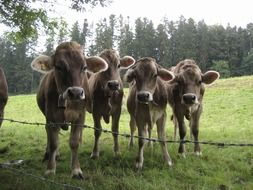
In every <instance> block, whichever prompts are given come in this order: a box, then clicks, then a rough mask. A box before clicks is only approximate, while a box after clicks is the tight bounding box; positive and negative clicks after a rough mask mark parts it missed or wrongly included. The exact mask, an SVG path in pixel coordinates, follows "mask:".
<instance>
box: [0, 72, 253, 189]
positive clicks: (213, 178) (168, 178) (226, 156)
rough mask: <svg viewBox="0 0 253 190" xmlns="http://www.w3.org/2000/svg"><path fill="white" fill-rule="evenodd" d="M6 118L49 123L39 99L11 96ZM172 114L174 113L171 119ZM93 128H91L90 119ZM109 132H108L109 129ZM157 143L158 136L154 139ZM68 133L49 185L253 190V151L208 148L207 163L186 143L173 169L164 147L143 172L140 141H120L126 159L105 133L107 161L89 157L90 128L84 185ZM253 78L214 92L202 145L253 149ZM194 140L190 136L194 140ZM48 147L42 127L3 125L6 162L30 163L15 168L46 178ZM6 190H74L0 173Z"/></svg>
mask: <svg viewBox="0 0 253 190" xmlns="http://www.w3.org/2000/svg"><path fill="white" fill-rule="evenodd" d="M5 113H6V114H5V117H6V118H12V119H15V120H21V121H29V122H44V121H45V120H44V117H43V116H42V114H41V113H40V111H39V109H38V107H37V104H36V100H35V95H19V96H11V97H10V98H9V101H8V104H7V106H6V110H5ZM170 113H171V111H170V108H168V116H169V115H170ZM128 122H129V115H128V113H127V110H126V108H125V105H124V107H123V111H122V115H121V120H120V132H125V133H129V125H128ZM86 123H87V124H88V125H92V118H91V115H89V114H87V118H86ZM166 125H167V131H166V134H167V139H169V140H172V136H173V127H172V122H171V121H169V117H168V121H167V124H166ZM104 126H105V128H107V129H110V126H109V125H104ZM153 135H154V137H155V136H156V133H155V132H153ZM68 138H69V131H67V132H65V131H63V132H62V134H61V135H60V153H61V158H60V161H58V162H57V171H56V172H57V173H56V175H55V176H51V177H49V180H53V181H55V182H60V183H66V184H70V185H74V186H78V187H82V188H83V189H96V190H100V189H101V190H107V189H108V190H109V189H110V190H111V189H124V190H125V189H126V190H135V189H145V190H149V189H169V190H181V189H182V190H209V189H210V190H213V189H218V190H228V189H231V190H234V189H245V190H252V189H253V147H225V148H218V147H216V146H210V145H202V153H203V156H202V157H196V156H195V155H194V154H193V145H192V144H187V145H186V148H187V157H186V159H183V158H180V157H178V155H177V148H178V145H177V144H168V150H169V153H170V155H171V157H172V160H173V162H174V165H173V167H172V168H168V167H167V166H166V165H165V164H164V163H163V159H162V153H161V149H160V146H159V144H157V143H155V144H154V146H153V148H150V147H145V151H144V159H145V160H144V168H143V170H142V171H141V172H136V171H135V169H134V158H135V156H136V153H137V143H136V142H137V141H136V140H135V145H134V149H133V150H129V149H128V148H127V145H128V139H126V138H122V137H120V148H121V157H120V158H115V157H114V156H113V152H112V144H113V141H112V137H111V135H110V134H102V136H101V140H100V145H101V157H100V158H99V159H98V160H91V159H90V158H89V156H90V153H91V150H92V146H93V131H92V130H91V129H85V130H84V133H83V143H82V145H81V147H80V149H79V160H80V163H81V167H82V169H83V172H84V174H85V176H86V180H85V181H78V180H73V179H71V178H70V149H69V146H68ZM252 138H253V77H252V76H247V77H239V78H230V79H220V80H219V81H217V82H216V83H215V84H214V85H212V86H209V87H207V89H206V93H205V97H204V111H203V114H202V117H201V121H200V140H202V141H208V140H210V141H218V142H228V143H229V142H235V143H253V140H252ZM187 139H189V131H188V133H187ZM45 146H46V133H45V129H44V127H42V126H33V125H22V124H18V123H10V122H8V121H4V122H3V126H2V128H1V129H0V163H3V162H6V161H10V160H16V159H22V160H24V164H23V165H21V166H15V168H16V169H20V170H24V171H25V172H26V173H31V174H33V175H36V176H43V173H44V171H45V168H46V166H45V164H43V163H42V162H41V160H42V156H43V153H44V149H45ZM0 189H1V190H5V189H15V190H16V189H17V190H23V189H26V190H29V189H36V190H37V189H38V190H40V189H43V190H49V189H71V188H65V187H63V186H58V185H55V184H51V183H49V182H48V181H41V180H39V179H36V178H33V177H31V176H26V175H24V174H19V173H18V172H11V171H9V170H6V169H3V168H0Z"/></svg>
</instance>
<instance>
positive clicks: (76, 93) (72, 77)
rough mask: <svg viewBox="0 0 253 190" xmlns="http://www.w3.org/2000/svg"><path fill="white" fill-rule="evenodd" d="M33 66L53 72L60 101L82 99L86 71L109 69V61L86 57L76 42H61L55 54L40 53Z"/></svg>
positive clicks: (43, 70) (44, 71)
mask: <svg viewBox="0 0 253 190" xmlns="http://www.w3.org/2000/svg"><path fill="white" fill-rule="evenodd" d="M31 67H32V68H33V69H34V70H37V71H39V72H41V73H49V72H53V75H54V79H55V83H56V86H57V91H58V94H59V101H60V102H62V101H65V100H67V99H68V100H82V99H84V98H85V92H84V89H83V87H82V80H84V75H85V72H86V71H91V72H99V71H104V70H106V69H107V67H108V65H107V63H106V62H105V61H104V60H103V59H101V58H99V57H89V58H86V57H84V54H83V51H82V48H81V46H80V45H79V44H78V43H76V42H64V43H62V44H60V45H59V46H58V47H57V48H56V51H55V53H54V55H52V56H51V57H50V56H46V55H40V56H38V57H37V58H35V59H34V60H33V61H32V63H31Z"/></svg>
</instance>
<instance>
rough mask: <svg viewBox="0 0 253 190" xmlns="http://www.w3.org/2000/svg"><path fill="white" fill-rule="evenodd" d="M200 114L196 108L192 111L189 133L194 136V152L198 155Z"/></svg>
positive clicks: (199, 151) (199, 152)
mask: <svg viewBox="0 0 253 190" xmlns="http://www.w3.org/2000/svg"><path fill="white" fill-rule="evenodd" d="M200 114H201V112H200V111H199V110H198V111H196V112H194V113H192V117H191V122H190V123H191V130H192V131H191V133H192V135H193V138H194V141H195V143H194V152H195V154H196V155H197V156H200V155H201V154H202V153H201V150H200V145H199V143H198V141H199V118H200Z"/></svg>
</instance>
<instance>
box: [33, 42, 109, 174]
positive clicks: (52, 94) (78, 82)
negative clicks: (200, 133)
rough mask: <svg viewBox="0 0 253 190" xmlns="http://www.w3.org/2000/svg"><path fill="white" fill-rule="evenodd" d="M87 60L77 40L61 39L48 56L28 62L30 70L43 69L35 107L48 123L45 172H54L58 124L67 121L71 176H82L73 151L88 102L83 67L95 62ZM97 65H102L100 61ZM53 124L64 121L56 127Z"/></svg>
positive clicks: (64, 126) (87, 90)
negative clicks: (62, 41) (36, 106)
mask: <svg viewBox="0 0 253 190" xmlns="http://www.w3.org/2000/svg"><path fill="white" fill-rule="evenodd" d="M94 60H97V59H96V58H95V59H94ZM87 61H88V58H87V59H86V58H84V56H83V52H82V49H81V46H80V45H79V44H78V43H76V42H64V43H62V44H60V45H59V46H58V47H57V48H56V51H55V53H54V55H52V56H51V58H50V57H47V56H40V57H38V58H36V59H35V60H34V61H33V62H32V68H33V69H35V70H38V71H40V72H45V71H46V74H45V76H44V77H43V79H42V80H41V83H40V86H39V90H38V93H37V102H38V106H39V108H40V110H41V111H42V113H43V114H44V116H45V118H46V123H47V124H48V125H46V131H47V148H46V153H45V156H44V160H48V164H47V171H46V174H50V173H55V169H56V160H55V159H56V156H57V152H58V142H59V137H58V136H59V130H60V128H59V127H61V128H63V129H67V128H68V124H67V123H69V124H71V132H70V140H69V145H70V148H71V152H72V154H71V155H72V157H71V168H72V177H75V178H83V174H82V171H81V168H80V164H79V161H78V155H77V151H78V147H79V143H80V142H81V137H82V130H83V128H82V126H81V125H83V123H84V118H85V110H86V107H87V105H89V104H90V93H89V88H88V78H87V75H86V72H84V71H85V68H86V67H87V69H89V68H92V67H94V66H93V65H96V64H93V65H92V64H91V63H89V64H88V62H87ZM99 61H101V60H98V63H100V62H99ZM101 64H104V66H105V65H106V63H105V62H104V61H103V60H102V61H101ZM43 69H45V71H43ZM96 69H97V68H96ZM96 69H94V70H96ZM41 70H42V71H41ZM55 123H66V124H63V125H61V126H57V125H55ZM49 124H50V125H49Z"/></svg>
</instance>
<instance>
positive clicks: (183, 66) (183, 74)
mask: <svg viewBox="0 0 253 190" xmlns="http://www.w3.org/2000/svg"><path fill="white" fill-rule="evenodd" d="M173 72H174V75H175V79H174V80H172V81H170V82H169V83H167V91H168V101H169V104H170V106H171V107H172V110H173V121H174V125H175V133H174V137H175V136H176V129H177V128H179V135H180V140H184V138H185V135H186V128H185V123H184V117H185V118H186V119H187V120H189V122H190V129H191V133H192V135H193V137H194V140H195V141H198V140H199V139H198V134H199V119H200V115H201V112H202V99H203V96H204V92H205V86H204V84H211V83H212V82H213V81H214V80H216V79H217V78H219V73H217V72H216V71H209V72H206V73H205V74H202V73H201V70H200V69H199V67H198V65H197V64H196V63H195V61H194V60H190V59H186V60H183V61H181V62H179V63H178V64H177V65H176V66H175V67H174V68H173ZM178 152H179V153H182V154H184V152H185V146H184V144H183V143H181V144H180V146H179V150H178ZM194 152H195V153H196V154H198V155H199V154H201V150H200V146H199V143H195V144H194Z"/></svg>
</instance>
